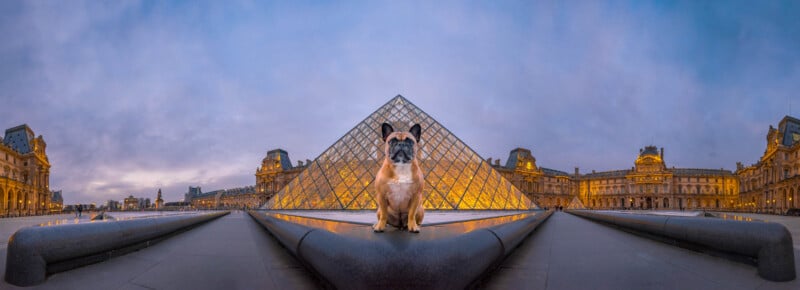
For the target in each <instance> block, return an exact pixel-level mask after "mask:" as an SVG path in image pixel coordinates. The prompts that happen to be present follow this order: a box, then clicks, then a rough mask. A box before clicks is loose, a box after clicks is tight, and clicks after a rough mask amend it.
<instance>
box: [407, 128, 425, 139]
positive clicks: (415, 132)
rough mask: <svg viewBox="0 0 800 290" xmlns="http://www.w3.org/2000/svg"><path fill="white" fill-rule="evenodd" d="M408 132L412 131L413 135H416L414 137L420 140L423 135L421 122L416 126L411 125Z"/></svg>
mask: <svg viewBox="0 0 800 290" xmlns="http://www.w3.org/2000/svg"><path fill="white" fill-rule="evenodd" d="M408 132H410V133H411V135H414V139H417V142H419V137H422V127H420V126H419V124H414V126H411V129H408Z"/></svg>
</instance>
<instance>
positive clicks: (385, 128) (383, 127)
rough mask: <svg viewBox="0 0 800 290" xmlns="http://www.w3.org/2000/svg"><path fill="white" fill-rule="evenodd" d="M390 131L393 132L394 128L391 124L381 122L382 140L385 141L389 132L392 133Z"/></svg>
mask: <svg viewBox="0 0 800 290" xmlns="http://www.w3.org/2000/svg"><path fill="white" fill-rule="evenodd" d="M392 132H394V128H392V125H389V123H383V124H382V125H381V133H383V141H384V142H386V137H389V134H392Z"/></svg>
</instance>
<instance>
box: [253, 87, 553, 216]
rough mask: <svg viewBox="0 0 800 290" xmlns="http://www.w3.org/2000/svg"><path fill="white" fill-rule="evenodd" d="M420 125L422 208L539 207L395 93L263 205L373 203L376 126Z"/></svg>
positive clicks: (379, 154)
mask: <svg viewBox="0 0 800 290" xmlns="http://www.w3.org/2000/svg"><path fill="white" fill-rule="evenodd" d="M384 122H386V123H390V124H392V126H393V127H394V128H395V130H396V131H400V130H402V131H407V130H408V129H409V128H410V127H411V126H412V125H413V124H415V123H418V124H420V125H421V126H422V137H421V138H420V139H421V140H420V142H419V145H420V150H419V152H418V153H417V154H418V155H417V158H418V159H419V161H420V165H421V167H422V170H423V174H424V175H425V185H424V192H423V195H424V199H425V201H424V206H425V208H426V209H440V210H456V209H459V210H463V209H468V210H472V209H480V210H483V209H487V210H526V209H536V208H538V207H537V206H536V204H534V203H533V202H532V201H531V200H529V199H528V197H527V196H525V194H523V193H522V192H520V191H519V190H518V189H517V188H516V187H514V186H513V185H512V184H511V182H509V181H508V180H506V179H505V178H503V176H502V175H500V173H499V172H497V171H495V170H494V168H492V167H491V165H489V163H488V162H486V161H485V160H483V158H481V157H480V156H478V154H476V153H475V152H474V151H472V149H470V148H469V147H468V146H467V145H465V144H464V142H462V141H461V140H460V139H458V138H457V137H456V136H454V135H453V133H451V132H450V131H449V130H447V128H445V127H444V126H442V125H440V124H439V123H438V122H437V121H436V120H434V119H433V118H431V117H430V116H429V115H428V114H426V113H425V112H423V111H422V110H420V109H419V108H417V106H415V105H414V104H412V103H411V102H409V101H408V100H406V99H405V98H403V97H402V96H400V95H398V96H397V97H394V98H393V99H391V100H390V101H389V102H388V103H386V104H385V105H383V106H381V107H380V108H379V109H378V110H377V111H375V112H374V113H372V114H371V115H369V116H368V117H367V118H366V119H364V120H363V121H361V122H360V123H358V125H356V126H355V128H353V129H352V130H350V131H349V132H347V134H345V135H344V136H342V137H341V138H340V139H339V140H338V141H336V142H335V143H334V144H333V145H331V146H330V147H329V148H328V149H327V150H325V152H323V153H322V154H321V155H320V156H319V157H317V158H316V159H314V161H313V162H311V164H308V167H307V168H306V169H305V170H304V171H303V172H301V173H300V174H299V175H298V176H297V177H296V178H295V179H294V180H292V181H291V182H289V183H288V184H287V185H286V186H285V187H284V188H283V189H282V190H281V191H280V192H278V193H277V194H276V195H275V196H274V197H273V198H272V199H270V200H269V201H268V202H267V203H266V204H265V205H264V208H267V209H353V210H359V209H375V208H376V207H377V204H376V202H375V187H374V186H373V185H372V182H373V181H374V180H375V174H376V173H377V172H378V169H380V165H381V164H382V162H383V157H384V153H383V140H382V137H381V132H380V127H381V124H382V123H384Z"/></svg>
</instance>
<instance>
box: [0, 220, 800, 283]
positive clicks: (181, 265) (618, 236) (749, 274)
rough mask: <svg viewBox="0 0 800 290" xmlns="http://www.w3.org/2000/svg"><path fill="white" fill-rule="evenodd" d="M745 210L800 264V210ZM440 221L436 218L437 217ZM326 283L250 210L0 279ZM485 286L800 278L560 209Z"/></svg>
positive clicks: (1, 262)
mask: <svg viewBox="0 0 800 290" xmlns="http://www.w3.org/2000/svg"><path fill="white" fill-rule="evenodd" d="M442 214H444V213H440V215H442ZM328 215H332V216H334V217H335V216H338V214H336V213H328ZM739 215H740V216H739V217H738V218H744V219H746V218H751V219H759V220H768V221H775V222H779V223H782V224H784V225H786V226H787V228H790V231H791V232H792V234H793V236H794V241H795V263H796V265H797V269H800V263H799V262H800V249H798V246H797V244H798V243H797V241H798V239H800V238H798V237H797V234H798V233H800V218H796V217H783V216H772V215H752V214H739ZM356 216H363V219H365V222H366V219H369V222H372V221H371V219H372V218H374V213H373V212H366V211H365V212H362V213H359V214H357V215H356ZM433 216H436V214H433V215H431V217H433ZM329 217H330V216H329ZM731 218H734V217H733V216H731ZM63 219H66V220H68V221H69V220H74V216H70V215H61V216H42V217H25V218H14V219H1V220H0V234H3V235H4V236H0V237H4V240H6V241H7V239H8V236H10V235H11V233H13V231H15V228H16V229H18V228H21V227H22V226H27V225H35V224H40V223H47V222H48V221H50V222H54V221H55V220H63ZM434 220H435V219H434V218H431V222H433V221H434ZM5 255H6V249H5V246H0V273H4V272H5ZM799 277H800V276H799ZM319 286H320V285H319V283H318V281H316V279H315V278H314V277H313V275H311V274H310V273H309V272H308V271H307V270H306V269H305V268H303V267H302V266H301V265H300V264H298V262H297V261H296V260H295V259H294V258H293V257H291V256H290V255H289V254H287V251H286V250H285V249H284V248H282V247H281V246H280V244H278V242H277V241H275V239H274V238H272V237H271V236H270V235H269V234H268V233H267V232H266V231H265V230H264V229H263V228H261V227H260V225H258V224H257V223H256V222H254V221H253V220H252V219H251V218H250V217H249V216H247V214H245V213H242V212H234V213H232V214H231V215H228V216H226V217H223V218H221V219H218V220H214V221H211V222H209V223H206V224H203V225H200V226H198V227H196V228H194V229H192V230H190V231H188V232H185V233H181V234H178V235H176V236H174V237H171V238H169V239H166V240H164V241H162V242H160V243H158V244H156V245H154V246H152V247H150V248H145V249H142V250H140V251H137V252H134V253H131V254H128V255H125V256H121V257H117V258H113V259H111V260H108V261H105V262H102V263H98V264H94V265H89V266H86V267H82V268H78V269H74V270H71V271H67V272H62V273H57V274H54V275H52V276H50V277H48V280H47V281H46V282H45V283H43V284H41V285H38V286H34V287H26V288H18V287H14V286H12V285H9V284H6V283H5V281H0V289H314V288H318V287H319ZM479 287H480V288H490V289H800V282H798V280H794V281H790V282H784V283H776V282H769V281H766V280H764V279H761V278H760V277H758V275H757V273H756V268H755V267H754V266H751V265H746V264H741V263H736V262H731V261H729V260H725V259H722V258H717V257H713V256H709V255H707V254H703V253H698V252H694V251H690V250H686V249H682V248H678V247H675V246H671V245H667V244H664V243H661V242H657V241H653V240H650V239H647V238H644V237H640V236H637V235H634V234H630V233H628V232H624V231H621V230H619V229H617V228H614V227H610V226H606V225H603V224H599V223H595V222H591V221H588V220H585V219H582V218H579V217H575V216H572V215H569V214H567V213H563V212H556V213H554V215H553V216H552V217H551V218H550V219H549V220H548V221H547V222H545V223H544V224H542V225H540V227H539V228H538V229H537V230H536V231H535V232H534V233H533V234H532V235H531V236H530V237H528V238H527V239H526V241H524V242H523V244H522V245H521V246H520V247H519V248H518V249H517V250H516V251H515V252H513V253H512V254H511V255H510V256H509V257H508V258H507V259H506V260H505V261H504V262H503V263H502V264H501V265H500V267H499V268H498V269H496V270H495V271H494V272H491V273H490V274H489V275H488V276H487V277H486V278H485V279H484V280H483V281H481V284H480V285H479Z"/></svg>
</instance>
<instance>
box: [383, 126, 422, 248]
mask: <svg viewBox="0 0 800 290" xmlns="http://www.w3.org/2000/svg"><path fill="white" fill-rule="evenodd" d="M381 133H382V134H383V142H384V144H385V145H384V155H385V158H384V159H383V165H382V166H381V169H380V170H379V171H378V175H376V176H375V192H376V193H377V201H378V213H377V216H378V222H377V223H375V224H374V225H373V226H372V229H373V230H374V231H375V232H383V231H384V229H385V228H386V224H387V223H388V224H390V225H392V226H395V227H397V228H400V229H405V228H408V231H409V232H412V233H419V225H420V224H422V218H423V217H424V216H425V209H424V208H423V207H422V185H423V184H424V183H425V181H424V179H423V176H422V169H421V168H420V166H419V161H417V158H416V157H417V152H418V151H419V140H420V135H421V134H422V128H421V127H420V125H419V124H414V126H412V127H411V129H409V130H408V132H395V131H394V128H393V127H392V125H389V124H387V123H383V124H382V125H381Z"/></svg>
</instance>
